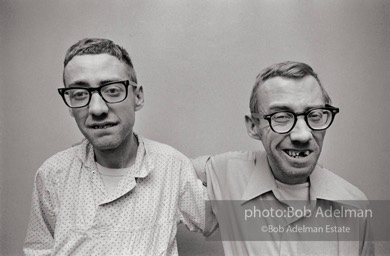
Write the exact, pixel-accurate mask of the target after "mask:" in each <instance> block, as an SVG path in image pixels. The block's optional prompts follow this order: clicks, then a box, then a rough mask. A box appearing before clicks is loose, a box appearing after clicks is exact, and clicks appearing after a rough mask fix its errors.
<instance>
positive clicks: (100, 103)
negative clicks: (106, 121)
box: [89, 93, 108, 116]
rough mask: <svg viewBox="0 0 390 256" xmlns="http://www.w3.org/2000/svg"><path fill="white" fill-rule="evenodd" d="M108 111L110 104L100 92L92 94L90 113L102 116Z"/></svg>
mask: <svg viewBox="0 0 390 256" xmlns="http://www.w3.org/2000/svg"><path fill="white" fill-rule="evenodd" d="M107 112H108V106H107V104H106V102H105V101H104V100H103V99H102V97H101V96H100V95H99V94H98V93H93V94H92V95H91V101H90V102H89V113H90V114H92V115H95V116H100V115H102V114H106V113H107Z"/></svg>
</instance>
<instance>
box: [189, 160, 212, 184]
mask: <svg viewBox="0 0 390 256" xmlns="http://www.w3.org/2000/svg"><path fill="white" fill-rule="evenodd" d="M210 158H211V156H200V157H197V158H195V159H191V162H192V166H193V167H194V169H195V172H196V176H198V179H200V180H201V182H202V184H203V185H204V186H205V187H207V175H206V167H207V162H208V161H209V160H210Z"/></svg>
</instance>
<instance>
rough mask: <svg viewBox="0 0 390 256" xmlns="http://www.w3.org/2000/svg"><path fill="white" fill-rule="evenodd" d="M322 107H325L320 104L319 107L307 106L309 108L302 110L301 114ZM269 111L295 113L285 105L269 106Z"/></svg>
mask: <svg viewBox="0 0 390 256" xmlns="http://www.w3.org/2000/svg"><path fill="white" fill-rule="evenodd" d="M323 107H325V105H322V104H320V105H314V106H309V107H306V108H305V109H304V111H303V112H306V111H308V110H310V109H313V108H323ZM269 111H273V112H276V111H290V112H295V111H294V109H293V108H292V107H289V106H285V105H284V106H277V105H275V106H271V107H270V108H269Z"/></svg>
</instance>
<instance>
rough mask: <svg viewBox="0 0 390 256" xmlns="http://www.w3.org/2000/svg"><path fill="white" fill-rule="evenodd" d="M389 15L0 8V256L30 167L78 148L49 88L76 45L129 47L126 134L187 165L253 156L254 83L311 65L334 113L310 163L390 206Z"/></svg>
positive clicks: (382, 10)
mask: <svg viewBox="0 0 390 256" xmlns="http://www.w3.org/2000/svg"><path fill="white" fill-rule="evenodd" d="M389 13H390V1H385V0H382V1H380V0H370V1H368V0H367V1H362V0H343V1H341V0H334V1H327V0H321V1H320V0H317V1H283V0H282V1H271V0H268V1H261V0H242V1H238V0H230V1H228V0H208V1H206V0H161V1H152V0H134V1H120V0H114V1H98V0H96V1H92V0H83V1H65V0H64V1H51V0H46V1H43V0H34V1H28V0H24V1H23V0H12V1H11V0H0V24H1V25H0V46H1V48H0V49H1V51H0V59H1V67H0V77H1V90H0V104H1V112H0V131H1V137H0V139H1V147H0V150H1V152H0V153H1V159H0V168H1V173H0V175H1V176H0V181H1V183H0V186H1V187H0V193H1V194H0V195H1V207H0V225H1V226H0V230H1V239H0V240H1V247H0V254H1V255H20V254H21V248H22V244H23V240H24V236H25V232H26V228H27V223H28V217H29V211H30V203H31V192H32V187H33V180H34V175H35V172H36V170H37V169H38V167H39V166H40V165H41V164H42V163H43V161H44V160H45V159H47V158H48V157H49V156H51V155H53V154H54V153H56V152H58V151H60V150H63V149H66V148H68V147H69V146H71V145H72V144H73V143H76V142H78V141H80V140H81V139H82V136H81V133H80V132H79V130H78V128H77V126H76V124H75V122H74V120H73V119H72V118H71V117H70V116H69V114H68V110H67V108H66V107H65V105H64V103H63V102H62V100H61V98H60V96H59V95H58V93H57V90H56V88H58V87H62V69H63V67H62V61H63V58H64V54H65V51H66V50H67V48H68V47H69V46H70V45H71V44H73V43H75V42H76V41H78V40H79V39H81V38H84V37H105V38H110V39H112V40H114V41H115V42H116V43H118V44H120V45H122V46H124V47H125V48H126V49H127V50H128V51H129V53H130V56H131V58H132V60H133V62H134V65H135V69H136V72H137V75H138V80H139V83H140V84H142V85H143V86H144V92H145V107H144V108H143V109H142V110H141V111H140V112H138V113H137V117H136V118H137V120H136V126H135V130H136V131H137V132H138V133H140V134H142V135H143V136H145V137H148V138H150V139H154V140H157V141H160V142H163V143H167V144H170V145H172V146H173V147H175V148H177V149H179V150H180V151H182V152H183V153H185V154H186V155H188V156H189V157H196V156H199V155H204V154H216V153H222V152H225V151H233V150H249V149H258V148H260V147H261V146H260V142H258V141H255V140H251V139H250V138H249V137H248V136H247V134H246V130H245V126H244V115H245V114H247V113H248V112H249V108H248V104H249V95H250V91H251V88H252V85H253V83H254V80H255V76H256V75H257V73H258V72H259V71H260V70H261V69H263V68H264V67H266V66H268V65H270V64H273V63H276V62H281V61H285V60H296V61H302V62H306V63H308V64H310V65H311V66H312V67H313V68H314V69H315V70H316V71H317V73H318V74H319V76H320V79H321V80H322V82H323V84H324V86H325V87H326V88H327V90H328V92H329V94H330V96H331V97H332V99H333V103H334V105H335V106H338V107H340V109H341V112H340V114H339V115H338V116H337V118H336V120H335V122H334V124H333V125H332V127H331V128H330V129H329V130H328V133H327V136H326V138H325V143H324V147H323V153H322V156H321V159H320V161H321V162H322V163H323V165H324V166H325V167H327V168H328V169H331V170H333V171H334V172H335V173H337V174H338V175H340V176H341V177H343V178H345V179H347V180H348V181H350V182H351V183H353V184H354V185H356V186H357V187H359V188H361V189H362V190H363V191H364V192H365V193H366V195H367V196H368V198H370V199H383V200H386V199H387V200H388V199H390V198H389V195H390V193H389V192H390V188H389V187H390V186H389V185H390V175H389V165H390V161H389V158H390V157H389V151H390V140H389V135H388V132H389V128H390V115H389V113H390V104H389V103H388V101H389V96H390V87H389V81H390V76H389V73H390V72H389V66H390V65H389V64H390V53H389V43H390V36H389V34H390V30H389V29H390V18H389ZM178 239H179V250H180V252H181V253H182V255H217V254H220V253H221V247H220V244H219V243H215V242H214V243H212V242H205V241H204V238H203V237H202V236H201V235H199V234H192V233H189V232H186V231H184V230H183V228H180V231H179V235H178ZM379 247H380V248H379V251H378V252H381V253H383V254H385V253H390V251H389V249H388V248H387V247H386V244H380V245H379Z"/></svg>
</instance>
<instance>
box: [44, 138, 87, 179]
mask: <svg viewBox="0 0 390 256" xmlns="http://www.w3.org/2000/svg"><path fill="white" fill-rule="evenodd" d="M83 146H85V145H83V144H80V145H77V146H74V147H71V148H68V149H65V150H63V151H60V152H58V153H56V154H54V155H53V156H51V157H49V158H48V159H47V160H46V161H45V162H44V163H43V164H42V165H41V167H40V168H39V169H38V171H37V176H53V175H58V174H59V173H62V172H63V171H64V170H66V169H68V167H69V166H70V165H71V164H72V163H73V162H74V159H75V157H76V156H77V155H78V154H79V152H80V150H81V149H82V147H83Z"/></svg>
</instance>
